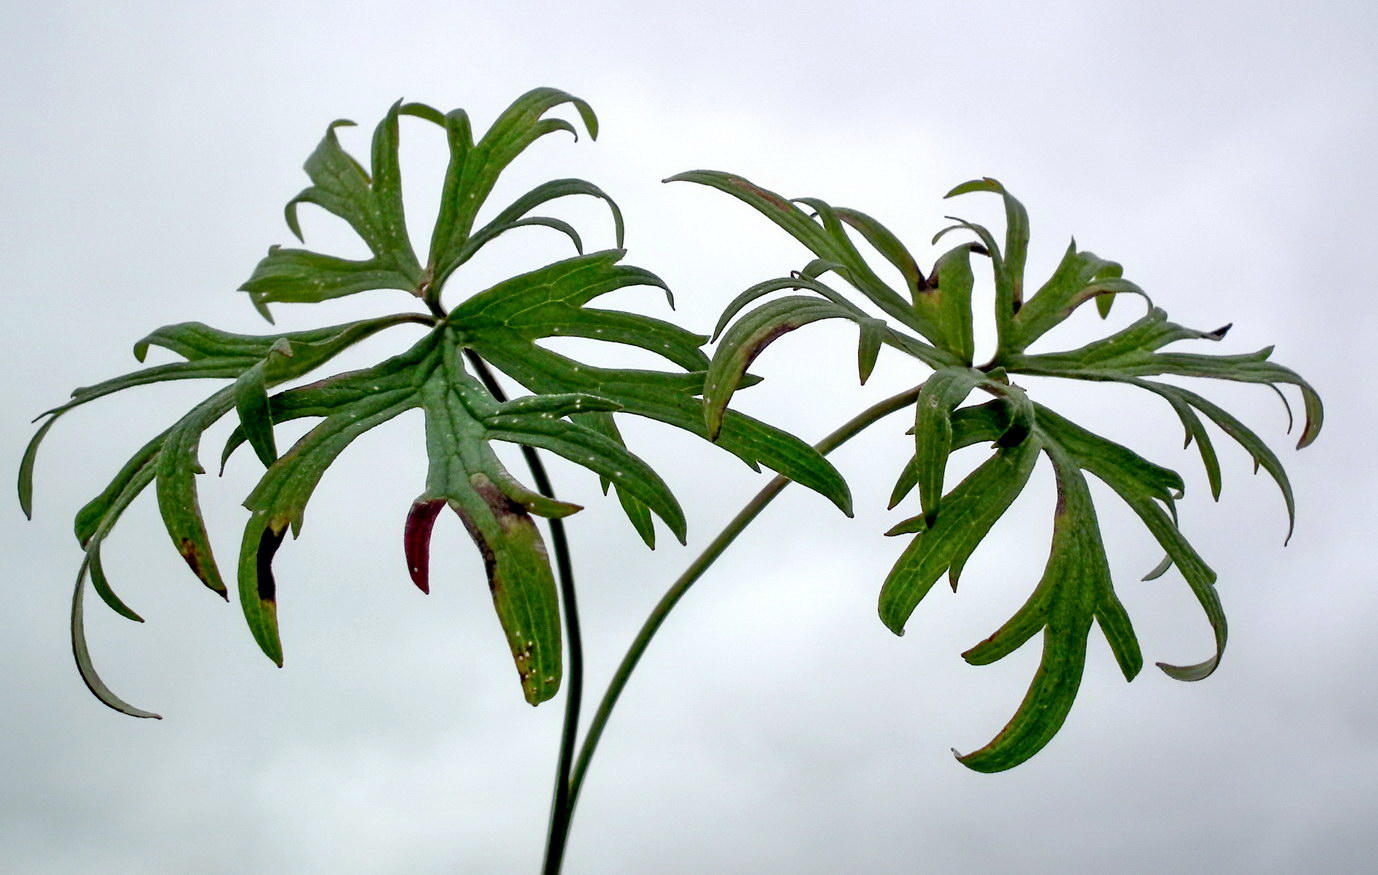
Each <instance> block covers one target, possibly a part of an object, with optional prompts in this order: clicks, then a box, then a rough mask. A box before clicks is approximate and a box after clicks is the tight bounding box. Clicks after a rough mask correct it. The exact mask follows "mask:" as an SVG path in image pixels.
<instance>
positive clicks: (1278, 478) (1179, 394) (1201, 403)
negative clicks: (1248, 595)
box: [1131, 380, 1297, 543]
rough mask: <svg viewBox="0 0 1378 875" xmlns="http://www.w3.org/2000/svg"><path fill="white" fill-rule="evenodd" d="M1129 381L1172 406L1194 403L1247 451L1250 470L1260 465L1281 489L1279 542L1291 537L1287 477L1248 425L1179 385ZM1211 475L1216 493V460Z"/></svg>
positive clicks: (1292, 502)
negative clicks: (1283, 512) (1283, 514)
mask: <svg viewBox="0 0 1378 875" xmlns="http://www.w3.org/2000/svg"><path fill="white" fill-rule="evenodd" d="M1131 385H1135V386H1139V387H1140V388H1143V389H1147V390H1148V391H1150V392H1153V393H1155V394H1157V395H1160V396H1162V397H1163V398H1166V399H1168V401H1169V402H1172V403H1173V408H1174V409H1176V408H1177V405H1179V404H1184V405H1190V406H1191V407H1195V408H1196V409H1197V410H1200V411H1201V412H1202V413H1204V414H1206V416H1207V417H1208V418H1209V419H1210V420H1211V421H1212V422H1214V423H1215V424H1216V425H1217V426H1219V427H1220V430H1221V431H1223V432H1225V434H1227V435H1229V436H1230V437H1232V438H1234V440H1235V441H1236V442H1237V443H1238V444H1239V445H1240V446H1241V447H1243V448H1244V449H1245V451H1246V452H1248V454H1249V456H1250V458H1252V459H1253V461H1254V471H1255V472H1257V471H1258V469H1259V467H1260V466H1262V468H1263V469H1264V470H1265V471H1267V472H1268V476H1270V477H1272V478H1273V481H1274V482H1275V483H1277V485H1278V489H1279V490H1281V491H1282V500H1283V503H1284V504H1285V505H1286V506H1287V537H1286V539H1284V541H1283V543H1286V541H1288V540H1291V538H1292V531H1293V529H1294V528H1295V526H1296V512H1297V508H1296V502H1295V500H1294V499H1293V497H1292V484H1291V481H1290V480H1289V479H1288V477H1287V471H1286V470H1285V469H1284V468H1283V467H1282V462H1280V461H1278V457H1277V456H1276V455H1275V454H1274V453H1273V451H1272V450H1271V449H1269V448H1268V445H1267V444H1265V443H1264V442H1263V440H1262V439H1261V438H1260V437H1259V436H1258V435H1256V434H1254V433H1253V432H1252V431H1251V430H1250V429H1249V427H1248V426H1246V425H1245V424H1244V423H1242V422H1240V421H1239V420H1238V419H1236V418H1235V417H1234V416H1232V415H1231V414H1230V413H1229V412H1228V411H1226V410H1224V409H1223V408H1221V407H1219V406H1218V405H1216V404H1214V403H1212V402H1211V401H1208V400H1207V399H1205V398H1203V397H1202V396H1200V395H1198V394H1196V393H1195V392H1192V391H1189V390H1187V389H1183V388H1181V387H1179V386H1168V385H1166V384H1163V383H1154V382H1152V381H1150V380H1133V381H1132V383H1131ZM1198 424H1199V420H1198ZM1203 433H1204V430H1203ZM1197 440H1198V442H1199V441H1200V438H1199V437H1198V439H1197ZM1205 455H1206V452H1205V450H1204V449H1202V458H1205ZM1211 461H1214V452H1212V453H1211ZM1210 470H1211V464H1210V463H1209V462H1208V463H1207V471H1208V472H1209V471H1210ZM1214 477H1215V479H1214V480H1212V483H1211V488H1212V489H1213V490H1214V494H1217V495H1218V494H1219V487H1218V486H1217V485H1216V484H1217V483H1218V482H1219V478H1220V469H1219V465H1218V464H1217V465H1216V466H1215V470H1214Z"/></svg>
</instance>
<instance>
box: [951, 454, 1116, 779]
mask: <svg viewBox="0 0 1378 875" xmlns="http://www.w3.org/2000/svg"><path fill="white" fill-rule="evenodd" d="M1044 452H1045V453H1046V454H1047V456H1048V458H1049V460H1050V461H1052V463H1053V471H1054V473H1055V474H1056V477H1057V490H1058V493H1057V494H1058V502H1057V510H1056V512H1055V513H1054V515H1053V545H1052V551H1051V554H1050V555H1049V557H1048V564H1047V566H1046V567H1045V568H1044V570H1043V578H1042V580H1041V581H1040V582H1039V584H1038V588H1037V589H1036V590H1035V591H1034V594H1033V596H1032V597H1030V599H1029V601H1028V602H1026V603H1025V605H1024V607H1022V608H1021V609H1020V610H1019V612H1018V613H1016V614H1015V616H1014V617H1013V618H1012V619H1011V620H1010V621H1009V622H1008V623H1006V624H1005V626H1003V627H1001V629H1000V630H999V631H997V632H996V633H995V634H994V635H992V636H991V637H990V638H988V639H986V641H984V642H982V643H981V644H979V645H977V646H976V647H974V648H972V649H971V650H968V651H967V652H966V653H964V654H963V656H964V657H965V658H966V660H967V661H968V662H970V663H972V664H975V665H983V664H986V663H989V662H992V661H994V660H996V659H999V658H1000V657H1002V656H1004V655H1006V654H1007V653H1009V652H1011V651H1012V650H1013V649H1014V648H1016V647H1018V646H1019V645H1020V644H1022V643H1024V641H1027V640H1028V638H1029V637H1031V636H1032V635H1033V634H1035V633H1036V632H1037V631H1039V629H1041V630H1042V632H1043V658H1042V660H1041V661H1040V662H1039V666H1038V671H1037V672H1036V673H1035V674H1034V678H1033V682H1032V683H1031V684H1030V685H1029V691H1028V693H1027V694H1026V695H1025V697H1024V701H1023V702H1021V703H1020V705H1019V709H1018V711H1016V712H1015V715H1014V717H1013V718H1011V720H1010V722H1009V723H1008V724H1007V725H1006V726H1005V728H1004V729H1002V730H1001V731H1000V733H999V734H998V735H996V736H995V738H993V739H992V740H991V741H990V742H989V743H988V744H986V745H985V746H984V747H982V748H980V749H979V750H976V751H973V752H971V753H969V754H965V755H960V756H958V759H959V760H960V761H961V763H962V764H963V765H965V766H967V767H968V768H970V769H973V770H975V771H979V772H999V771H1004V770H1005V769H1010V768H1013V767H1015V766H1017V765H1019V764H1020V763H1022V762H1024V761H1026V760H1027V759H1029V757H1031V756H1033V755H1034V754H1036V753H1038V751H1040V750H1042V749H1043V747H1044V746H1045V745H1047V743H1048V742H1049V741H1051V740H1052V738H1053V736H1054V735H1056V734H1057V731H1058V730H1059V729H1061V728H1062V724H1063V722H1064V721H1065V720H1066V719H1067V714H1068V712H1070V711H1071V708H1072V703H1073V702H1074V701H1075V700H1076V695H1077V689H1078V688H1079V687H1080V686H1081V676H1082V671H1083V669H1084V668H1085V665H1086V638H1087V635H1089V634H1090V631H1091V624H1092V621H1093V620H1094V619H1095V617H1096V616H1097V613H1098V609H1099V608H1100V607H1101V605H1102V604H1104V603H1106V601H1107V596H1108V598H1109V599H1114V590H1113V588H1112V586H1111V583H1110V566H1109V564H1108V562H1107V560H1106V556H1105V546H1104V545H1103V544H1102V542H1101V537H1100V526H1099V524H1098V522H1097V520H1096V511H1095V507H1094V506H1093V505H1092V503H1091V493H1090V490H1089V489H1088V488H1087V486H1086V480H1085V478H1084V477H1082V475H1081V472H1080V471H1079V470H1077V466H1076V464H1075V463H1073V461H1072V460H1071V459H1070V458H1069V457H1068V456H1067V455H1066V454H1065V453H1064V452H1063V451H1062V449H1061V448H1060V447H1059V446H1057V445H1056V444H1053V443H1049V444H1045V445H1044ZM1110 604H1113V605H1114V606H1116V607H1119V602H1118V600H1114V601H1113V602H1110ZM1112 617H1114V619H1113V620H1112V621H1111V624H1110V625H1111V629H1112V630H1115V632H1116V633H1117V636H1116V639H1115V640H1116V641H1117V642H1119V645H1118V646H1120V647H1124V646H1125V644H1124V638H1123V635H1124V634H1126V632H1125V631H1124V630H1123V629H1122V627H1121V626H1120V625H1119V624H1120V623H1127V621H1128V618H1127V617H1126V616H1124V615H1123V608H1119V610H1117V611H1115V612H1114V613H1113V614H1112ZM1127 634H1128V636H1129V639H1130V640H1132V636H1133V633H1132V630H1131V631H1128V632H1127ZM1135 650H1137V646H1136V647H1135ZM1131 668H1132V669H1133V671H1137V668H1136V667H1133V662H1132V660H1131ZM1126 674H1127V675H1128V676H1129V677H1133V673H1132V671H1126Z"/></svg>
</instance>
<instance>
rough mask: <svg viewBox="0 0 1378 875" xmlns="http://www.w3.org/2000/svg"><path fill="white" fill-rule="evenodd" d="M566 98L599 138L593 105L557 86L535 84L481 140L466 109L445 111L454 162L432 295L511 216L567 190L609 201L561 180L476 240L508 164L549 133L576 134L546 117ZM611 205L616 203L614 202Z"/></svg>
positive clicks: (434, 257)
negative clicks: (486, 205) (485, 210)
mask: <svg viewBox="0 0 1378 875" xmlns="http://www.w3.org/2000/svg"><path fill="white" fill-rule="evenodd" d="M566 103H568V104H572V105H573V106H574V108H575V109H576V110H577V111H578V113H579V116H580V117H581V119H582V120H583V122H584V126H585V128H586V129H587V130H588V132H589V136H590V137H592V138H593V139H597V138H598V119H597V118H596V117H595V116H594V114H593V110H592V109H591V108H590V107H589V105H588V104H587V103H585V102H584V101H582V100H580V99H579V98H577V97H574V96H572V95H570V94H566V93H565V92H563V91H560V90H558V89H555V88H535V89H532V90H531V91H528V92H527V93H526V94H523V95H522V96H521V97H519V98H517V99H516V100H515V101H513V103H512V105H511V106H509V107H508V108H507V109H505V110H504V111H503V112H502V114H501V115H499V116H498V118H497V119H496V120H495V121H494V122H493V125H492V127H490V128H489V129H488V131H487V133H485V134H484V135H483V138H482V139H480V140H479V141H478V142H477V143H475V142H474V140H473V133H472V129H471V127H470V124H469V117H468V115H466V114H465V113H464V112H463V111H462V110H456V111H454V112H452V113H449V114H448V115H447V116H445V120H444V125H445V130H446V135H447V138H448V140H449V146H450V164H449V167H448V168H447V169H446V172H445V182H444V187H443V189H442V193H441V201H440V213H439V216H438V217H437V219H436V222H435V230H434V231H433V232H432V234H431V249H430V256H429V259H428V261H427V267H426V272H427V274H428V275H429V276H430V277H431V280H430V286H431V289H430V290H429V294H431V295H433V296H438V294H439V289H440V286H441V285H443V284H444V282H445V280H446V279H447V278H448V277H449V275H450V274H451V273H452V272H453V271H454V270H455V269H456V268H457V267H459V265H461V264H463V263H464V262H465V261H467V260H468V259H469V258H470V257H471V256H472V255H473V253H474V252H475V251H477V249H478V247H480V246H482V245H483V243H484V242H486V241H487V240H490V239H492V238H493V237H495V236H497V235H498V234H499V233H501V232H502V231H503V230H506V228H507V227H508V226H510V223H511V221H513V220H514V219H516V218H518V217H519V216H522V215H525V214H526V213H527V212H529V211H530V210H531V209H534V208H535V207H536V206H538V205H540V204H542V203H545V202H546V201H548V200H551V199H553V198H556V197H563V196H564V195H565V194H589V195H593V196H594V197H601V198H603V199H604V200H607V196H606V195H604V194H603V193H602V192H601V191H600V190H598V189H596V188H595V187H594V186H592V185H591V184H589V183H584V182H582V181H580V180H556V181H554V182H550V183H546V186H541V187H538V188H536V189H535V190H533V191H531V192H529V193H528V194H526V195H524V196H523V197H522V198H519V199H518V200H517V201H516V202H515V203H513V204H512V206H511V207H509V208H508V209H507V210H505V211H504V212H503V213H502V214H500V215H499V216H498V217H497V218H495V219H494V220H493V224H490V225H489V226H487V227H486V228H485V229H484V230H482V231H480V232H478V233H477V234H473V236H474V237H481V238H482V239H481V240H479V241H478V242H477V243H474V242H473V241H472V240H471V239H470V235H471V234H472V233H473V228H474V222H475V219H476V218H477V216H478V211H479V209H480V208H481V207H482V205H483V204H484V202H485V201H486V200H487V199H488V196H489V195H490V194H491V193H492V191H493V186H494V185H495V184H496V183H497V180H498V177H499V176H500V175H501V174H502V172H503V171H504V170H505V169H507V166H508V165H509V164H511V163H512V161H513V160H515V159H516V157H517V156H518V155H520V154H521V153H522V152H523V151H524V150H525V149H526V148H527V147H528V146H530V145H531V144H532V143H534V142H535V141H536V140H538V139H540V138H541V137H543V136H545V135H546V134H548V133H552V132H554V131H568V132H570V133H571V134H574V133H575V130H574V128H573V126H572V125H570V123H569V122H566V121H564V120H563V119H547V118H543V116H544V115H545V113H547V112H549V111H550V110H551V109H554V108H555V107H557V106H560V105H562V104H566ZM431 118H432V121H435V119H434V117H431ZM576 137H577V134H576ZM547 186H548V188H547ZM557 192H558V193H557ZM609 204H610V205H612V204H611V201H609ZM612 208H613V216H614V219H615V220H616V222H617V225H618V234H617V236H618V245H619V246H620V245H621V236H622V235H621V215H620V213H618V212H617V209H616V206H615V205H612ZM437 299H438V297H437Z"/></svg>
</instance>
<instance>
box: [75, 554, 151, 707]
mask: <svg viewBox="0 0 1378 875" xmlns="http://www.w3.org/2000/svg"><path fill="white" fill-rule="evenodd" d="M89 568H90V558H89V554H88V558H87V560H86V561H84V562H82V564H81V570H80V571H78V572H77V584H76V588H75V589H74V590H73V592H72V630H71V631H72V655H73V656H74V657H75V658H76V661H77V671H78V672H79V673H80V674H81V679H82V681H83V682H85V684H86V688H87V689H89V690H90V691H91V693H92V694H93V695H94V696H95V697H96V698H97V699H99V700H100V701H101V702H102V703H104V704H106V705H108V706H109V707H111V708H114V709H115V710H116V711H119V712H120V713H122V714H128V715H129V716H130V717H146V718H150V719H153V720H161V719H163V718H162V716H161V715H158V714H154V713H153V712H152V711H145V710H143V709H142V708H136V707H134V706H133V705H131V704H129V703H128V702H126V701H125V700H124V699H121V698H120V697H119V696H117V695H115V693H114V692H113V691H112V690H111V689H110V688H109V687H107V686H106V685H105V681H103V680H101V677H100V675H99V674H97V673H96V667H95V665H93V664H92V662H91V651H90V649H89V648H88V647H87V645H86V621H85V617H84V611H85V607H84V605H83V594H84V593H85V590H86V573H87V570H88V569H89Z"/></svg>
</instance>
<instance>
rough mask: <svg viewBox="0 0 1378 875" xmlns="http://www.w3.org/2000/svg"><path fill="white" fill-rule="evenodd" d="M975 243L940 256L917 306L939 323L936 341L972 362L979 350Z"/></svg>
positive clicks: (933, 322)
mask: <svg viewBox="0 0 1378 875" xmlns="http://www.w3.org/2000/svg"><path fill="white" fill-rule="evenodd" d="M974 283H975V277H974V276H973V275H972V272H971V245H970V244H966V245H963V246H958V247H957V248H955V249H951V250H948V251H947V252H945V253H943V254H942V256H940V257H939V258H938V261H937V263H936V264H935V265H934V266H933V273H932V275H931V276H930V277H929V280H928V282H926V283H924V284H923V285H921V286H920V287H919V291H918V292H917V293H916V294H915V296H914V307H915V309H917V310H919V311H921V312H924V313H926V315H927V319H928V321H930V322H931V323H932V324H933V325H934V326H935V332H936V334H937V336H936V337H935V338H934V342H935V343H936V344H937V345H938V346H939V347H941V348H942V349H945V350H947V351H948V352H951V353H953V354H954V355H956V356H957V358H959V359H960V360H961V361H962V363H963V364H966V365H970V364H971V361H972V355H973V354H974V349H975V340H974V339H973V336H972V325H971V290H972V286H973V285H974Z"/></svg>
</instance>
